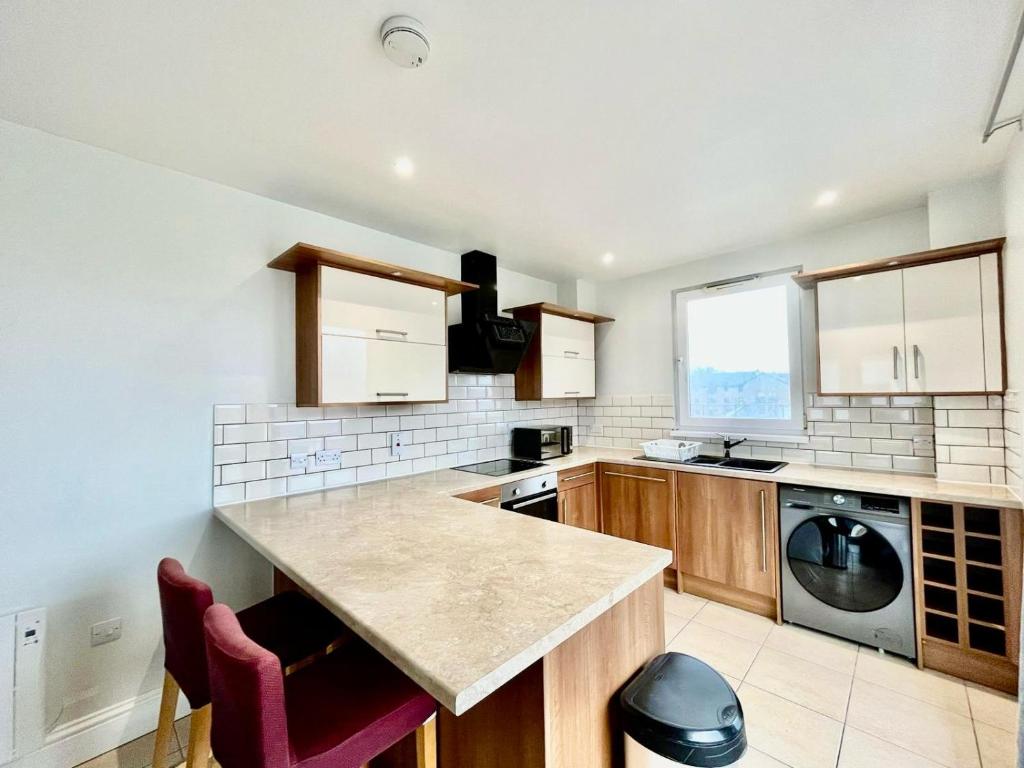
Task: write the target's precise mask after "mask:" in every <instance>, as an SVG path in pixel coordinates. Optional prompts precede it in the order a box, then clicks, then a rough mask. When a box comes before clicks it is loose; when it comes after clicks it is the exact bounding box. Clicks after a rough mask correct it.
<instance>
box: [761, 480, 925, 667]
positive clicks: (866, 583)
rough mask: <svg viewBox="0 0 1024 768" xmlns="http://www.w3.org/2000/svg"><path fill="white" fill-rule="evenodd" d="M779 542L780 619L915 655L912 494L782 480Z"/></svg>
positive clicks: (906, 654)
mask: <svg viewBox="0 0 1024 768" xmlns="http://www.w3.org/2000/svg"><path fill="white" fill-rule="evenodd" d="M779 546H780V550H781V551H780V558H779V562H780V564H781V570H782V619H783V621H787V622H792V623H794V624H800V625H802V626H805V627H811V628H812V629H817V630H820V631H822V632H828V633H829V634H832V635H836V636H838V637H843V638H846V639H847V640H853V641H855V642H858V643H863V644H864V645H868V646H872V647H874V648H880V649H882V650H885V651H891V652H892V653H896V654H899V655H901V656H906V657H907V658H911V659H912V658H914V657H915V655H916V648H917V643H916V639H915V633H914V586H913V568H912V564H911V533H910V501H909V500H908V499H905V498H901V497H897V496H883V495H878V494H868V493H856V492H854V491H844V490H839V489H835V488H814V487H811V486H794V485H780V486H779ZM811 660H812V661H813V659H811Z"/></svg>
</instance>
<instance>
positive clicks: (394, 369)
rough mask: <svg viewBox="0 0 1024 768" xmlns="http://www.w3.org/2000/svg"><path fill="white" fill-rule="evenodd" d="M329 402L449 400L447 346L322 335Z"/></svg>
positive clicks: (324, 383)
mask: <svg viewBox="0 0 1024 768" xmlns="http://www.w3.org/2000/svg"><path fill="white" fill-rule="evenodd" d="M321 344H322V348H321V353H322V364H321V365H322V371H321V376H322V389H323V402H324V403H325V404H343V403H375V402H379V403H402V402H423V401H431V400H444V399H445V398H446V397H447V371H448V364H447V363H448V357H447V354H446V351H447V348H446V347H443V346H437V345H434V344H410V343H407V342H400V341H381V340H379V339H360V338H354V337H350V336H333V335H330V334H324V335H323V336H321Z"/></svg>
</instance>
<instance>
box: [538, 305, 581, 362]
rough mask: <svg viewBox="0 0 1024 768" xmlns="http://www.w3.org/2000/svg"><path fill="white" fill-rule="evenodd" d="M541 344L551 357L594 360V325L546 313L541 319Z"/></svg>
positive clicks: (546, 353)
mask: <svg viewBox="0 0 1024 768" xmlns="http://www.w3.org/2000/svg"><path fill="white" fill-rule="evenodd" d="M540 344H541V347H540V348H541V349H542V350H543V354H545V355H548V356H550V357H577V358H580V359H581V360H593V359H594V324H593V323H588V322H585V321H583V320H573V319H572V318H569V317H562V316H561V315H551V314H547V313H545V314H544V315H543V317H542V318H541V326H540Z"/></svg>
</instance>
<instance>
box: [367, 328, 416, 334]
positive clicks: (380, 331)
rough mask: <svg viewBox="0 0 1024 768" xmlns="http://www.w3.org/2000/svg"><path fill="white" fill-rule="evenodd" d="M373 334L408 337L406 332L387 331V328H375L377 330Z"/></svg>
mask: <svg viewBox="0 0 1024 768" xmlns="http://www.w3.org/2000/svg"><path fill="white" fill-rule="evenodd" d="M374 332H375V333H392V334H394V335H395V336H408V335H409V332H408V331H389V330H388V329H387V328H377V329H375V331H374Z"/></svg>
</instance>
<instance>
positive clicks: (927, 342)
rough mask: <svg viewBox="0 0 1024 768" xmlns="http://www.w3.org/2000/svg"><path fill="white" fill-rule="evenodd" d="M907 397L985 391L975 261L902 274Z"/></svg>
mask: <svg viewBox="0 0 1024 768" xmlns="http://www.w3.org/2000/svg"><path fill="white" fill-rule="evenodd" d="M903 292H904V308H905V316H906V337H907V383H908V391H910V392H931V393H942V392H984V391H985V390H986V384H985V335H984V328H983V319H982V300H981V269H980V265H979V260H978V258H977V257H974V258H969V259H957V260H956V261H940V262H937V263H935V264H926V265H924V266H920V267H909V268H907V269H904V270H903Z"/></svg>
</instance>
